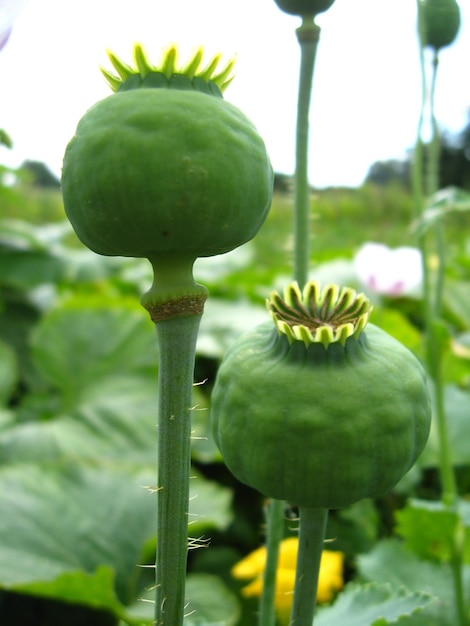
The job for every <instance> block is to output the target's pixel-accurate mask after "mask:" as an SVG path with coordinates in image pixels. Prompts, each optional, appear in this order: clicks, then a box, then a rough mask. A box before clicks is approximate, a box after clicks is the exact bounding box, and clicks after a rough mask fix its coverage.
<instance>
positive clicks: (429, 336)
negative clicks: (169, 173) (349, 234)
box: [413, 0, 468, 626]
mask: <svg viewBox="0 0 470 626" xmlns="http://www.w3.org/2000/svg"><path fill="white" fill-rule="evenodd" d="M417 13H418V28H419V34H420V37H419V40H420V46H419V48H420V51H419V53H420V65H421V76H422V106H421V113H420V118H419V123H418V137H417V141H416V148H415V159H414V169H413V198H414V203H415V214H416V215H417V217H418V218H419V217H421V216H422V215H423V212H424V210H425V204H426V203H425V199H424V196H425V195H426V196H427V197H428V198H429V197H431V196H432V195H433V194H434V193H436V191H438V189H439V153H440V140H439V129H438V124H437V120H436V115H435V109H434V104H435V92H436V82H437V70H438V66H439V57H438V51H437V50H436V51H435V53H434V57H433V63H432V77H431V89H430V94H429V109H430V118H431V130H432V135H431V141H430V143H429V146H428V151H427V162H426V177H425V181H424V182H423V169H424V168H423V160H424V159H423V140H422V127H423V120H424V112H425V108H426V104H427V93H426V91H427V90H426V70H425V56H424V47H423V42H424V41H425V39H424V37H423V35H424V29H423V20H422V11H421V2H420V0H417ZM431 238H432V240H431ZM419 245H420V248H421V253H422V259H423V287H424V289H423V291H424V293H423V304H424V321H425V340H426V361H427V369H428V372H429V374H430V376H431V379H432V383H433V384H432V393H433V399H434V411H435V416H436V423H437V429H438V434H439V454H440V463H439V469H440V474H441V483H442V501H443V504H444V505H445V506H446V507H447V508H448V509H449V510H452V511H455V510H456V508H457V503H458V491H457V485H456V480H455V474H454V468H453V465H452V459H451V451H450V444H449V436H448V429H447V420H446V415H445V408H444V381H443V375H442V356H443V355H442V339H441V338H440V333H439V328H440V327H439V319H440V315H441V308H442V293H443V283H444V269H445V268H444V263H445V258H444V236H443V225H442V224H441V223H438V224H436V225H435V226H434V227H433V228H431V229H430V230H429V231H428V232H425V233H424V234H423V235H422V236H421V237H420V239H419ZM431 250H434V251H435V253H436V256H437V259H438V266H437V269H435V270H433V269H432V268H431V265H430V262H429V260H430V254H431ZM462 563H463V558H462V547H461V546H460V545H458V540H457V537H456V538H454V545H453V546H452V560H451V567H452V578H453V583H454V594H455V606H456V612H457V616H458V620H459V622H458V623H459V626H468V619H467V615H466V608H465V599H464V593H463V579H462Z"/></svg>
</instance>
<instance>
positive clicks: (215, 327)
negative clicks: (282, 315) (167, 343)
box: [197, 298, 269, 359]
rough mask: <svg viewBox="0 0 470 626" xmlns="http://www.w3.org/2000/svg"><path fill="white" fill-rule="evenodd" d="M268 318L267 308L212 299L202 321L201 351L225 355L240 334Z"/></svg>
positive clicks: (210, 355)
mask: <svg viewBox="0 0 470 626" xmlns="http://www.w3.org/2000/svg"><path fill="white" fill-rule="evenodd" d="M268 319H269V315H268V312H267V311H266V309H265V307H262V306H256V305H254V304H250V303H249V302H246V301H243V300H242V301H236V302H230V301H227V300H221V299H217V298H209V299H208V301H207V303H206V305H205V308H204V315H203V316H202V320H201V326H200V330H199V337H198V342H197V353H198V354H199V355H203V356H206V357H210V358H215V359H219V358H222V357H223V355H224V354H225V352H226V350H227V349H228V348H229V346H230V345H231V344H232V343H233V341H235V339H236V338H237V337H239V336H240V335H241V334H242V333H243V332H245V331H246V330H248V329H249V328H253V326H256V324H258V323H261V322H265V321H266V320H268Z"/></svg>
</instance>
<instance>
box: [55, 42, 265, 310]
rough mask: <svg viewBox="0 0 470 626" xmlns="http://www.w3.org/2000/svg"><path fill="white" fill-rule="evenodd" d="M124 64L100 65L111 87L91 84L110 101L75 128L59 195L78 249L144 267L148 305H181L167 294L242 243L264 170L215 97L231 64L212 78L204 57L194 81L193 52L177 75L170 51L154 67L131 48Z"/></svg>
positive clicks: (232, 112) (260, 197)
mask: <svg viewBox="0 0 470 626" xmlns="http://www.w3.org/2000/svg"><path fill="white" fill-rule="evenodd" d="M134 54H135V61H136V68H132V67H130V66H128V65H126V64H125V63H123V62H122V61H121V60H120V59H118V58H117V57H116V56H114V55H113V54H110V59H111V62H112V63H113V66H114V67H115V69H116V71H117V73H118V75H117V76H116V75H113V74H111V73H109V72H107V71H105V70H103V73H104V74H105V76H106V78H107V79H108V81H109V83H110V84H111V86H112V87H113V88H114V89H115V90H116V93H114V94H113V95H111V96H109V97H107V98H105V99H104V100H101V101H100V102H98V103H97V104H95V105H94V106H93V107H91V109H89V110H88V111H87V112H86V113H85V115H84V116H83V117H82V119H81V120H80V122H79V124H78V127H77V130H76V133H75V136H74V137H73V138H72V140H71V141H70V143H69V144H68V146H67V149H66V152H65V156H64V162H63V171H62V191H63V198H64V206H65V211H66V214H67V216H68V218H69V220H70V222H71V224H72V226H73V228H74V229H75V232H76V233H77V235H78V237H79V239H80V240H81V241H82V242H83V243H84V244H85V245H86V246H87V247H88V248H90V249H91V250H93V251H94V252H97V253H99V254H103V255H111V256H113V255H118V256H130V257H145V258H148V259H150V261H151V262H152V264H153V266H154V269H155V270H156V272H155V273H156V283H158V285H162V284H163V283H165V287H164V291H165V293H163V294H160V295H158V297H157V296H156V292H155V289H157V288H158V285H157V286H156V287H155V289H154V290H153V294H152V296H151V298H150V300H152V299H154V297H155V298H156V299H157V300H159V301H160V300H164V299H165V298H170V299H171V298H172V297H175V298H176V297H179V296H184V295H185V294H186V291H185V288H184V287H181V288H179V287H178V285H180V286H181V285H182V284H183V283H190V282H191V279H188V273H189V269H191V271H192V264H193V262H194V260H195V259H196V258H197V257H205V256H212V255H217V254H222V253H224V252H228V251H229V250H232V249H234V248H236V247H237V246H240V245H242V244H244V243H245V242H247V241H248V240H250V239H251V238H252V237H254V235H255V234H256V233H257V232H258V230H259V228H260V227H261V225H262V223H263V221H264V219H265V218H266V216H267V213H268V211H269V208H270V204H271V198H272V189H273V170H272V167H271V163H270V161H269V157H268V155H267V152H266V147H265V144H264V142H263V140H262V138H261V137H260V135H259V134H258V132H257V130H256V128H255V127H254V125H253V124H252V122H251V121H250V120H249V119H248V118H247V117H246V116H245V115H244V114H243V113H242V112H241V111H240V110H239V109H238V108H236V107H235V106H233V105H231V104H229V103H228V102H226V101H225V100H224V99H223V97H222V91H223V90H224V88H225V87H226V86H227V84H228V83H229V82H230V80H231V77H230V73H231V71H232V67H233V61H232V62H230V63H229V64H228V65H227V66H226V67H225V68H223V69H222V70H220V71H219V69H218V64H219V60H220V56H216V57H214V59H213V60H212V61H211V62H210V63H209V64H208V66H206V67H205V68H204V69H202V70H199V65H200V63H201V59H202V49H199V50H198V51H197V52H196V54H195V55H194V57H193V58H192V59H191V60H190V61H189V63H188V65H187V66H186V67H185V68H183V69H181V70H178V69H176V66H175V63H176V61H175V58H176V49H175V48H174V47H171V48H169V49H168V50H167V52H166V54H165V56H164V59H163V62H162V64H161V66H159V67H154V66H152V65H151V64H150V63H149V62H148V60H147V58H146V56H145V54H144V52H143V50H142V48H141V47H140V46H139V45H136V46H135V50H134ZM179 267H181V276H179V274H178V272H179V270H178V268H179ZM157 274H158V276H157ZM183 274H185V275H186V277H185V276H182V275H183ZM191 276H192V275H191ZM172 285H174V286H175V288H173V287H172ZM157 290H158V289H157ZM190 291H191V288H190ZM196 291H197V289H196ZM147 299H148V298H147ZM144 305H145V306H146V304H144ZM147 308H148V307H147Z"/></svg>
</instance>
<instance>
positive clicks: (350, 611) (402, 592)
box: [315, 583, 433, 626]
mask: <svg viewBox="0 0 470 626" xmlns="http://www.w3.org/2000/svg"><path fill="white" fill-rule="evenodd" d="M432 601H433V598H432V596H430V595H428V594H425V593H419V592H409V591H407V590H406V589H403V588H401V589H394V588H393V587H392V585H389V584H381V585H378V584H374V583H371V584H366V585H357V584H351V585H348V586H347V587H346V588H345V589H344V591H342V592H341V593H340V594H339V596H338V598H337V600H336V602H335V603H334V604H333V606H331V607H328V608H324V609H320V610H319V611H318V615H317V616H316V617H315V626H338V624H347V625H348V626H387V625H388V624H398V623H406V622H405V621H403V620H404V618H407V617H409V616H411V615H413V614H414V613H415V612H417V611H421V610H422V609H423V608H424V607H426V606H427V605H429V604H430V603H431V602H432Z"/></svg>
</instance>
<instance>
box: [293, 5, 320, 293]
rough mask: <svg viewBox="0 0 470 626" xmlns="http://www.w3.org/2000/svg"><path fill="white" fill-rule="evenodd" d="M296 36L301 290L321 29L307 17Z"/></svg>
mask: <svg viewBox="0 0 470 626" xmlns="http://www.w3.org/2000/svg"><path fill="white" fill-rule="evenodd" d="M296 34H297V40H298V42H299V45H300V77H299V93H298V100H297V129H296V153H295V223H294V237H295V249H294V278H295V280H297V282H298V283H299V286H300V287H301V288H302V287H303V286H304V285H305V283H306V282H307V281H308V268H309V262H310V186H309V182H308V140H309V113H310V101H311V94H312V83H313V71H314V67H315V57H316V52H317V47H318V40H319V37H320V27H319V26H317V25H316V24H315V22H314V18H313V17H312V16H305V17H303V18H302V24H301V26H300V27H299V28H298V29H297V31H296Z"/></svg>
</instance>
